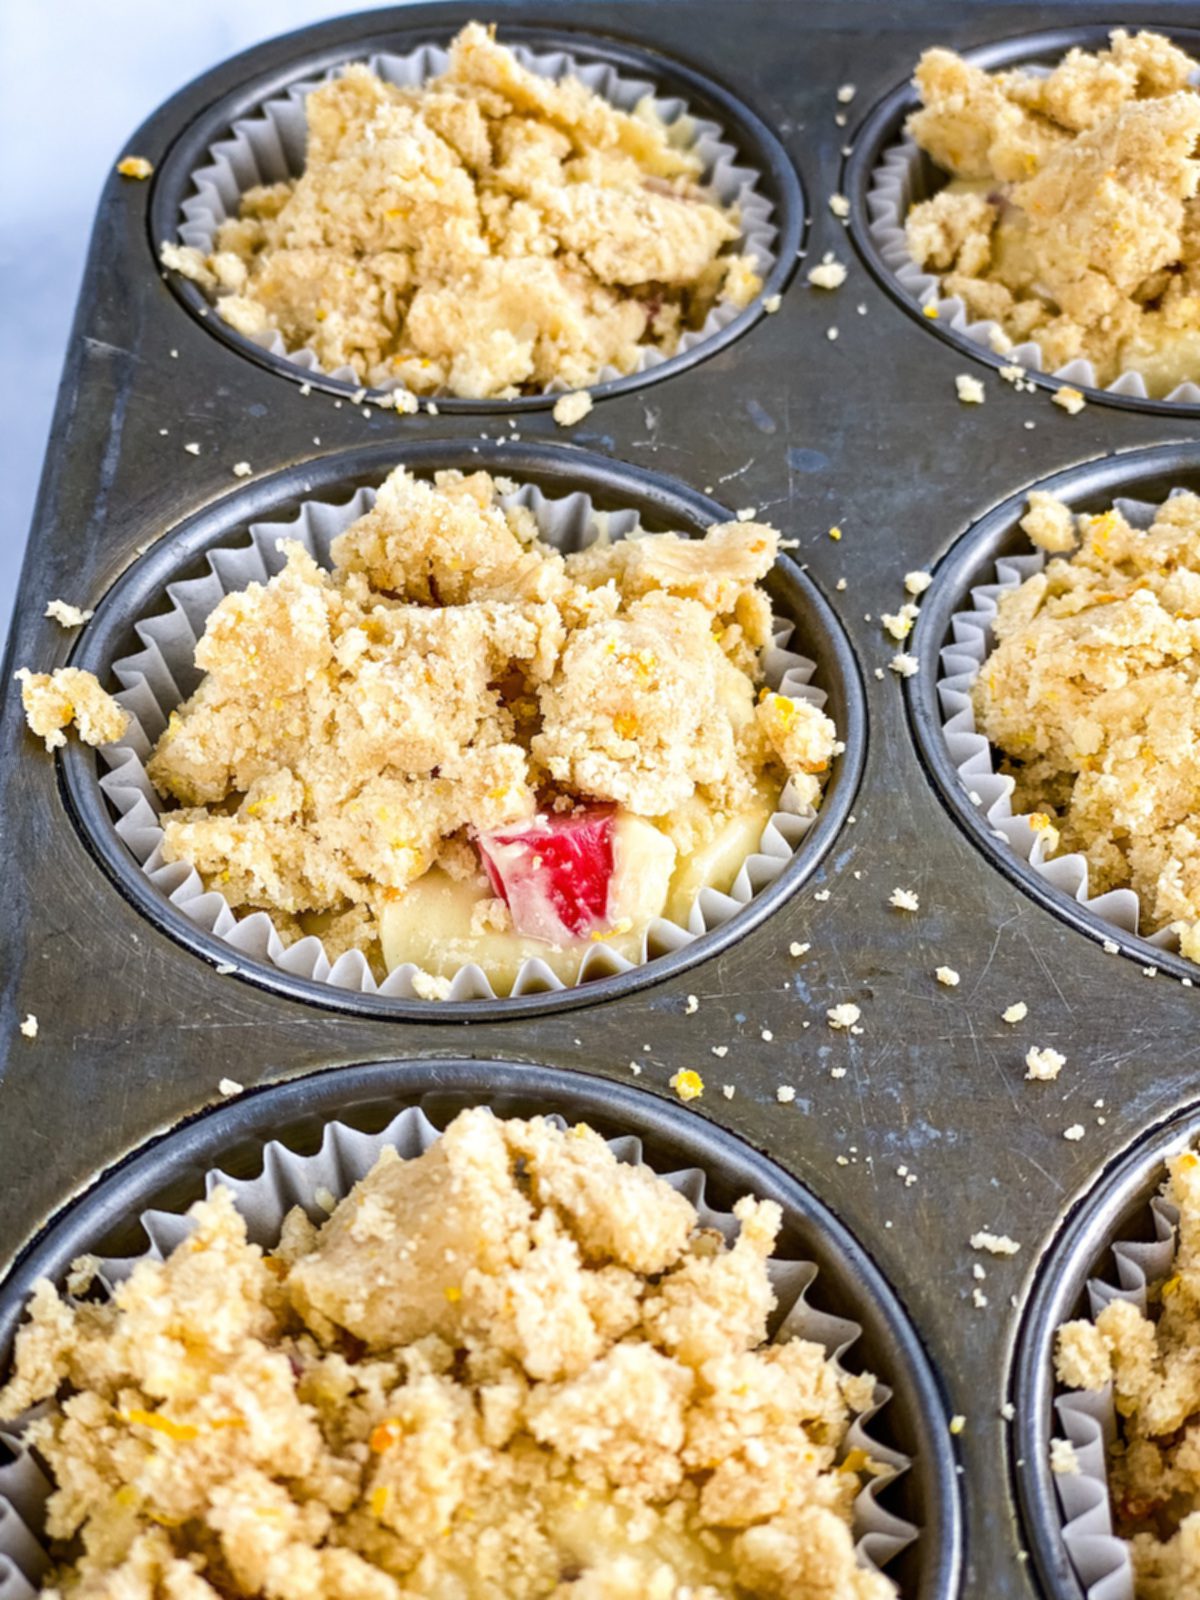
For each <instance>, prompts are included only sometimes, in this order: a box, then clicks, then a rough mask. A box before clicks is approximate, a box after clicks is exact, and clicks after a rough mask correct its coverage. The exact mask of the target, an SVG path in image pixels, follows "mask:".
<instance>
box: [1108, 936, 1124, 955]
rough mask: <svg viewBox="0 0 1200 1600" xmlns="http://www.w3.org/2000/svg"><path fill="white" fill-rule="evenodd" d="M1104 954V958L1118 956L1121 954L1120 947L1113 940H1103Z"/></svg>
mask: <svg viewBox="0 0 1200 1600" xmlns="http://www.w3.org/2000/svg"><path fill="white" fill-rule="evenodd" d="M1104 954H1105V955H1106V956H1119V955H1120V954H1121V946H1120V945H1119V944H1117V942H1116V940H1115V939H1105V941H1104Z"/></svg>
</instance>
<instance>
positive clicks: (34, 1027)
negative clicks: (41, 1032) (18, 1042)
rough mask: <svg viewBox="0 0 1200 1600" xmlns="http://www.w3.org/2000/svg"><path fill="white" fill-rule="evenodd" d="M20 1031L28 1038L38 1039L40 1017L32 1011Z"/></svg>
mask: <svg viewBox="0 0 1200 1600" xmlns="http://www.w3.org/2000/svg"><path fill="white" fill-rule="evenodd" d="M20 1031H21V1032H22V1033H23V1034H24V1036H25V1037H26V1038H27V1039H36V1038H37V1036H38V1019H37V1018H36V1017H35V1016H34V1014H33V1012H32V1011H31V1012H30V1013H29V1015H28V1016H27V1017H26V1018H25V1020H24V1022H22V1024H21V1029H20Z"/></svg>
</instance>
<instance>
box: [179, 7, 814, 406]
mask: <svg viewBox="0 0 1200 1600" xmlns="http://www.w3.org/2000/svg"><path fill="white" fill-rule="evenodd" d="M296 37H297V39H298V40H302V39H303V38H304V36H303V35H298V36H296ZM437 42H438V43H445V42H446V41H445V40H439V41H437ZM502 42H504V43H505V44H508V45H511V46H513V47H514V48H515V49H517V50H518V51H520V52H521V60H522V62H523V64H525V65H528V66H531V67H532V68H533V69H534V70H536V71H539V72H543V73H545V74H546V75H547V76H556V75H557V74H558V73H559V72H560V71H561V70H563V68H564V67H565V66H566V64H567V62H568V61H570V62H571V63H572V64H573V65H574V67H575V68H576V69H577V70H580V71H583V72H585V73H587V74H588V75H589V77H591V76H594V78H595V87H596V89H597V92H599V93H601V94H606V95H607V97H608V98H611V99H612V100H613V101H614V103H617V104H620V105H621V106H622V108H623V109H631V108H632V106H633V105H635V104H636V102H637V100H638V99H639V98H640V93H641V92H644V90H645V89H646V87H647V86H653V91H654V95H655V98H656V99H657V100H658V101H659V102H660V103H661V104H662V105H663V106H664V108H669V114H671V115H679V114H682V115H684V116H687V117H691V118H692V119H693V120H694V121H695V120H699V121H701V122H703V123H705V124H708V125H709V126H711V128H712V129H713V130H714V132H713V134H711V135H710V136H708V137H709V138H710V140H711V139H712V138H718V139H719V140H720V143H721V144H722V145H724V146H725V147H726V148H727V149H728V150H730V151H731V152H732V161H730V160H723V161H722V162H721V165H720V172H721V187H728V188H729V191H730V196H732V195H734V194H735V193H737V182H738V181H739V180H740V182H741V183H742V184H745V185H748V188H747V193H748V194H749V196H750V203H749V206H748V207H747V218H749V216H750V215H751V213H752V214H753V217H754V222H753V226H752V228H751V229H750V230H749V231H750V233H751V234H752V235H753V236H754V237H756V238H758V239H759V240H761V241H762V244H761V248H762V249H763V251H764V252H765V253H766V255H767V256H768V257H769V264H768V270H767V271H766V272H765V274H764V276H763V287H762V290H761V292H760V294H759V295H758V296H757V298H756V299H755V300H754V301H753V302H752V303H751V304H750V305H749V306H747V307H745V308H744V309H742V310H741V311H738V312H737V313H736V314H733V315H726V314H725V313H722V315H721V317H720V318H719V319H718V320H719V321H720V324H721V325H720V326H714V327H713V328H711V329H710V330H709V331H707V332H705V334H704V336H703V337H702V338H699V339H688V340H686V341H685V346H686V347H685V348H683V349H681V350H680V351H679V352H677V354H675V355H673V356H670V357H667V358H665V359H664V358H661V357H658V356H655V357H653V358H652V360H651V361H650V362H647V363H646V364H645V365H643V366H640V367H639V368H638V369H637V370H636V371H634V372H631V373H628V374H624V375H615V376H612V377H610V378H607V379H604V380H603V381H601V382H599V383H596V384H593V385H591V386H590V387H591V392H592V394H593V395H594V396H596V397H600V396H603V395H609V394H621V393H624V392H625V391H626V390H629V389H634V388H638V387H640V386H642V385H644V384H647V383H654V382H658V381H659V380H660V379H664V378H669V377H670V376H671V375H672V374H673V373H675V372H679V371H682V370H684V369H685V368H686V367H688V366H691V365H692V364H693V363H694V362H696V361H702V360H704V359H706V358H707V357H708V356H711V355H713V354H715V353H716V352H717V351H719V350H721V349H722V348H724V347H725V346H726V345H727V344H729V343H730V342H731V341H732V340H735V339H737V338H739V337H740V336H741V335H742V334H743V333H745V332H746V331H747V329H749V328H750V327H752V326H753V324H754V323H755V322H756V321H757V320H758V319H759V318H760V317H761V316H762V315H763V302H764V301H765V300H768V299H770V298H771V296H773V295H777V294H779V293H780V292H781V291H782V290H783V289H784V288H785V286H786V284H787V282H788V279H789V277H790V276H791V272H792V268H793V266H794V263H795V258H796V254H797V252H798V250H799V249H800V246H801V243H802V240H803V231H804V210H805V203H804V195H803V192H802V190H801V187H800V181H799V178H798V176H797V174H796V170H795V168H794V167H793V165H792V163H791V162H790V161H789V159H788V157H787V155H786V153H785V152H784V150H783V149H782V148H781V146H780V144H779V141H778V139H777V138H776V136H775V135H774V133H773V132H772V130H771V129H770V127H769V126H767V124H766V123H764V122H763V121H762V120H761V118H760V117H759V116H757V115H756V113H755V112H754V111H753V110H751V108H750V107H749V106H748V105H746V104H745V103H743V102H742V101H741V100H739V99H738V98H737V97H736V96H735V95H733V94H731V93H730V92H729V91H728V90H727V89H725V88H723V87H722V86H721V85H720V84H719V83H716V82H714V81H713V80H711V79H710V78H707V77H705V76H704V75H703V74H702V73H699V72H696V71H695V70H694V69H692V68H691V67H688V66H686V65H684V64H683V62H681V61H677V60H675V59H673V58H671V57H669V56H665V55H661V54H659V53H658V52H656V51H650V50H646V49H644V48H639V47H637V46H635V45H633V44H630V43H627V42H624V41H620V40H616V39H613V38H605V37H601V36H598V35H594V34H589V33H586V32H578V31H576V30H575V29H574V28H573V27H570V28H549V27H536V26H535V27H531V26H528V25H525V24H523V23H513V24H512V25H507V24H506V25H505V26H504V29H503V34H502ZM431 47H432V48H431ZM435 49H436V46H435V45H433V41H430V40H429V30H428V28H427V27H424V26H422V25H420V24H419V23H418V24H413V25H410V26H407V27H405V26H399V27H396V28H387V29H385V30H380V31H379V32H378V33H374V34H371V35H368V36H367V37H365V38H363V39H362V40H360V41H358V42H357V43H356V45H355V47H354V49H353V51H352V52H349V53H347V52H346V50H345V48H344V47H339V46H336V45H335V46H333V47H331V48H326V49H316V50H314V49H312V48H309V49H308V50H304V49H298V50H297V51H296V53H295V55H294V56H293V58H292V60H291V63H290V65H289V66H288V67H287V68H286V69H284V71H282V72H281V71H280V70H278V69H276V70H273V71H272V72H270V73H266V74H263V75H261V76H260V77H258V78H257V79H254V80H251V81H249V82H247V83H243V84H239V86H238V88H237V89H236V90H235V91H234V92H233V93H231V94H228V95H226V96H224V97H223V98H222V99H220V100H218V101H216V102H214V103H213V104H212V105H211V106H208V107H207V108H206V109H205V111H204V113H203V115H202V116H200V117H199V118H197V120H196V121H195V122H194V123H193V124H192V125H191V126H190V127H189V128H188V129H187V131H186V133H185V134H184V136H183V138H182V139H181V140H180V141H179V142H178V143H177V144H176V145H175V146H174V148H173V149H172V151H171V153H170V156H169V157H168V159H167V161H166V162H165V163H164V165H163V168H162V171H161V172H160V173H159V175H158V176H157V178H156V180H155V191H154V196H153V200H152V204H151V209H150V231H151V239H152V243H153V246H154V249H155V251H156V252H157V250H158V248H159V246H160V245H161V243H162V242H163V241H164V240H169V241H171V242H176V241H177V240H178V239H180V238H181V237H182V238H183V239H189V240H190V239H191V238H192V235H193V232H194V229H195V223H194V217H195V215H196V214H197V213H196V211H195V205H196V197H197V192H198V190H199V188H200V184H199V183H198V181H197V179H198V176H199V175H204V176H203V177H202V181H203V182H204V184H205V186H206V187H207V188H209V190H210V192H212V193H213V194H216V193H217V192H218V189H220V190H221V191H224V192H223V193H222V199H223V200H224V202H225V207H223V208H222V209H225V208H227V207H228V206H229V205H230V204H231V203H232V201H233V199H234V195H235V193H236V192H240V191H242V190H244V189H245V187H247V186H248V185H249V184H251V183H254V182H256V181H260V180H261V174H260V172H259V167H258V164H257V163H256V160H255V154H254V144H253V143H252V142H251V139H250V138H249V137H247V134H248V131H249V130H252V129H253V128H254V126H255V124H256V123H257V124H261V123H262V122H263V121H264V109H263V108H264V106H268V105H270V106H271V107H272V108H274V107H280V108H281V109H283V110H284V120H286V122H287V126H288V130H289V131H288V134H287V135H286V136H284V135H280V134H279V133H277V132H275V129H274V125H273V128H272V136H271V137H268V138H266V139H265V140H263V141H261V144H262V148H263V149H264V150H270V151H272V152H275V151H278V154H279V155H280V156H282V157H284V158H285V159H284V160H283V161H281V163H280V166H279V172H280V175H281V176H282V175H283V174H284V171H285V169H286V171H287V172H288V173H289V174H290V175H292V176H294V175H296V174H297V173H298V172H299V171H300V170H302V164H303V121H302V118H301V117H300V116H299V115H298V114H296V113H293V114H292V115H291V116H287V115H286V107H287V102H288V101H289V100H290V101H292V102H294V103H297V104H298V102H299V101H300V99H301V97H302V96H303V95H304V94H305V93H306V91H307V90H309V89H311V88H313V87H315V86H316V85H317V84H318V83H319V82H321V81H322V80H324V79H325V78H327V77H330V76H333V75H336V73H337V72H338V71H339V70H340V68H341V67H343V66H344V65H346V64H347V62H349V61H364V60H367V61H369V62H371V63H373V64H374V67H375V70H377V71H378V72H380V74H381V75H382V76H383V77H385V79H395V78H397V77H403V78H404V80H405V81H407V71H406V63H407V62H408V61H409V60H413V61H414V63H417V64H419V65H420V70H422V71H425V70H426V69H427V67H428V68H431V69H432V70H434V71H437V70H442V69H441V68H440V67H439V66H438V65H437V61H438V57H437V56H436V55H435V54H434V53H433V52H434V50H435ZM626 102H628V104H626ZM681 108H682V111H681ZM281 125H282V124H281ZM214 159H216V160H219V161H220V162H221V163H222V165H223V166H224V168H225V171H224V176H223V181H219V182H214V176H215V172H216V169H215V168H214V166H213V162H214ZM710 175H711V174H710ZM189 222H190V223H191V226H189ZM181 228H182V233H181ZM169 281H170V283H171V287H172V289H173V290H174V292H175V293H176V294H177V295H178V296H179V298H180V299H181V301H182V302H183V304H184V305H186V306H187V307H188V309H189V310H190V311H191V312H192V313H193V315H196V316H198V317H201V318H202V319H204V322H205V326H206V327H207V328H208V329H209V330H210V331H211V332H212V333H214V334H215V335H216V336H217V337H219V338H221V339H223V340H224V341H225V342H226V343H227V344H229V345H230V346H231V348H233V349H235V350H237V351H239V353H241V354H242V355H245V356H248V357H249V358H250V359H252V360H255V361H258V362H261V363H262V364H263V365H265V366H267V367H269V368H270V369H271V370H272V371H274V372H278V373H280V374H281V375H282V376H285V377H288V378H291V379H293V380H294V381H295V382H298V383H306V382H307V383H311V384H313V385H314V386H317V387H320V388H323V389H327V390H329V391H330V392H332V393H336V394H354V393H357V392H360V391H361V390H362V388H363V385H362V384H361V383H360V382H359V381H358V380H357V379H356V378H355V377H354V376H353V374H349V375H346V376H341V377H337V376H334V375H332V374H330V373H327V372H325V371H323V370H322V369H321V368H320V367H318V366H316V365H315V364H314V365H311V366H310V365H309V364H307V363H306V364H304V365H300V364H298V363H297V362H295V361H294V360H291V359H289V356H288V355H287V354H283V353H279V352H274V351H272V350H269V349H266V348H264V347H262V346H260V345H258V344H256V343H255V342H254V341H253V340H251V339H248V338H246V337H245V336H243V335H242V334H240V333H238V332H237V331H235V330H234V329H233V328H232V327H230V326H229V324H228V323H227V322H225V320H224V319H223V318H222V317H221V316H220V315H219V313H218V312H216V311H215V309H213V307H212V305H211V304H210V302H209V301H208V299H207V298H206V297H205V295H204V294H203V292H202V291H201V290H200V289H198V288H197V286H196V285H195V284H194V283H193V282H191V281H190V280H188V279H187V278H185V277H183V276H182V275H180V274H179V273H175V272H172V273H171V274H169ZM372 392H374V391H372ZM554 401H555V394H554V392H553V391H548V392H546V393H542V394H531V395H524V396H520V397H517V398H514V399H511V400H489V399H468V398H463V397H460V396H455V395H445V396H442V395H439V396H437V400H436V403H437V407H438V410H439V411H444V412H447V413H453V412H456V411H465V412H490V411H500V412H520V411H529V410H534V409H539V408H546V407H549V406H552V405H553V404H554Z"/></svg>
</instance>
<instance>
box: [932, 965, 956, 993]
mask: <svg viewBox="0 0 1200 1600" xmlns="http://www.w3.org/2000/svg"><path fill="white" fill-rule="evenodd" d="M933 975H934V977H935V978H936V979H937V981H938V982H939V983H944V984H945V985H946V987H947V989H957V988H958V986H959V984H960V983H961V982H962V979H961V978H960V977H959V975H958V973H957V972H955V970H954V968H953V967H938V968H936V970H935V971H934V974H933Z"/></svg>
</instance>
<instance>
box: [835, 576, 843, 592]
mask: <svg viewBox="0 0 1200 1600" xmlns="http://www.w3.org/2000/svg"><path fill="white" fill-rule="evenodd" d="M834 588H835V589H836V590H837V592H838V593H839V594H845V592H846V580H845V578H839V579H838V581H837V582H836V583H835V584H834Z"/></svg>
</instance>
